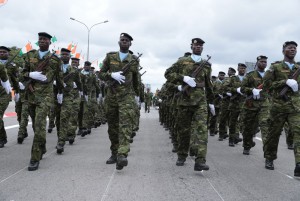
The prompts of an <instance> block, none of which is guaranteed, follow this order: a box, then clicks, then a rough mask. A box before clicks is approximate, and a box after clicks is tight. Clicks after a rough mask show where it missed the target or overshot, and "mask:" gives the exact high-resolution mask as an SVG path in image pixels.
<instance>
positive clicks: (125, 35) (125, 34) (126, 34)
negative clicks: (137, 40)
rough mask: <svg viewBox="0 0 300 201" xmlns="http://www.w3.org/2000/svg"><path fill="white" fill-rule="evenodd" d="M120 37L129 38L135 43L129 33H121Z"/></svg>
mask: <svg viewBox="0 0 300 201" xmlns="http://www.w3.org/2000/svg"><path fill="white" fill-rule="evenodd" d="M120 37H126V38H128V39H129V40H130V41H133V38H132V37H131V36H130V35H129V34H128V33H121V34H120Z"/></svg>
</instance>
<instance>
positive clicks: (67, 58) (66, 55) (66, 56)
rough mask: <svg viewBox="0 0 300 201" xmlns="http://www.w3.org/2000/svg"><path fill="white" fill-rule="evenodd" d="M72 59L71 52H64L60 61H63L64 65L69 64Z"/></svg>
mask: <svg viewBox="0 0 300 201" xmlns="http://www.w3.org/2000/svg"><path fill="white" fill-rule="evenodd" d="M70 58H71V56H70V53H69V52H62V53H61V54H60V59H61V60H62V61H63V62H64V63H69V61H70Z"/></svg>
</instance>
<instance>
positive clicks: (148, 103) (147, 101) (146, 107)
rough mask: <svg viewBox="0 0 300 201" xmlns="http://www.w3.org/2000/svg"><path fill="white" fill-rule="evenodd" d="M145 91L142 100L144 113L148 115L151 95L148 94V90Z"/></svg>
mask: <svg viewBox="0 0 300 201" xmlns="http://www.w3.org/2000/svg"><path fill="white" fill-rule="evenodd" d="M146 90H147V91H146V93H145V98H144V100H145V113H146V112H148V113H149V112H150V105H151V100H152V95H151V93H150V89H149V88H147V89H146Z"/></svg>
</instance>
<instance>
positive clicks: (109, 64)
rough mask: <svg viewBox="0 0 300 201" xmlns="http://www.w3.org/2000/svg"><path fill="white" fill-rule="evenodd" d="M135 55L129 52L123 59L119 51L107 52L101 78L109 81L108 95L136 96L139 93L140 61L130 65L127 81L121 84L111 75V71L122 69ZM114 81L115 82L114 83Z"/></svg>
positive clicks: (126, 76) (100, 74)
mask: <svg viewBox="0 0 300 201" xmlns="http://www.w3.org/2000/svg"><path fill="white" fill-rule="evenodd" d="M134 57H135V56H134V55H132V54H130V53H128V55H127V57H126V58H125V59H124V60H123V61H121V60H120V56H119V52H110V53H108V54H106V57H105V59H104V60H103V66H102V68H101V70H100V73H99V77H100V79H101V80H104V81H107V82H108V90H107V96H110V97H125V96H127V95H131V96H134V95H138V94H139V78H138V68H139V63H138V62H135V63H133V64H132V65H131V66H130V69H129V71H128V73H127V74H126V75H124V76H125V83H122V84H119V83H118V82H116V81H115V80H114V79H113V78H112V77H111V73H113V72H118V71H122V68H123V67H124V66H125V65H126V64H127V63H129V62H130V61H131V60H133V59H134ZM112 83H115V84H113V85H112Z"/></svg>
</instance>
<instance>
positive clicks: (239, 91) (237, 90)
mask: <svg viewBox="0 0 300 201" xmlns="http://www.w3.org/2000/svg"><path fill="white" fill-rule="evenodd" d="M236 92H238V93H239V94H241V95H244V94H243V93H242V92H241V87H239V88H237V89H236Z"/></svg>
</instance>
